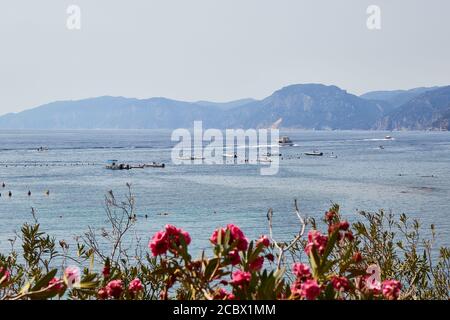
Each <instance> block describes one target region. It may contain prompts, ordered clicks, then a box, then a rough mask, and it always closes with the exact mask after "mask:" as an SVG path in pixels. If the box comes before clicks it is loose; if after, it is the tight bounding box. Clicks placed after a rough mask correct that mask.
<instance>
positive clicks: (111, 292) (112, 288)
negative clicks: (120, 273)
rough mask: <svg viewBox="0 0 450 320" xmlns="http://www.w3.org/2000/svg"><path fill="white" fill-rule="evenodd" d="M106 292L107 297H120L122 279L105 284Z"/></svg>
mask: <svg viewBox="0 0 450 320" xmlns="http://www.w3.org/2000/svg"><path fill="white" fill-rule="evenodd" d="M106 292H107V293H108V296H109V297H113V298H115V299H118V298H120V295H121V294H122V292H123V285H122V280H112V281H110V282H109V283H108V284H107V285H106Z"/></svg>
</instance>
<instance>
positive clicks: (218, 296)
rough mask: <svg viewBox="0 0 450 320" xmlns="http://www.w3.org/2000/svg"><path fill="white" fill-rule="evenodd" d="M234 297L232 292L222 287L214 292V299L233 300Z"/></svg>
mask: <svg viewBox="0 0 450 320" xmlns="http://www.w3.org/2000/svg"><path fill="white" fill-rule="evenodd" d="M235 298H236V297H235V296H234V294H232V293H229V292H228V291H226V290H225V289H223V288H220V289H219V291H218V292H217V293H216V294H215V296H214V299H215V300H234V299H235Z"/></svg>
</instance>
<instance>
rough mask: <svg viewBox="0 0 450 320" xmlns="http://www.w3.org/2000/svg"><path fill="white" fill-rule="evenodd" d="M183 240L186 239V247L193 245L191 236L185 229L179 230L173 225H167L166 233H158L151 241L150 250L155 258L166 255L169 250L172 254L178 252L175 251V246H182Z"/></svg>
mask: <svg viewBox="0 0 450 320" xmlns="http://www.w3.org/2000/svg"><path fill="white" fill-rule="evenodd" d="M181 238H183V239H184V242H185V243H186V245H189V244H190V243H191V236H190V235H189V233H187V232H186V231H184V230H183V229H179V228H177V227H175V226H173V225H170V224H168V225H166V227H165V230H164V231H158V232H157V233H155V235H154V236H153V238H152V239H151V240H150V243H149V245H148V246H149V248H150V250H151V251H152V254H153V256H155V257H156V256H158V255H162V254H165V253H166V252H167V250H170V251H171V252H174V251H176V250H175V249H173V245H175V246H176V247H179V246H181Z"/></svg>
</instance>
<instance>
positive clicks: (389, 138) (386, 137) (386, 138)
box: [384, 136, 393, 140]
mask: <svg viewBox="0 0 450 320" xmlns="http://www.w3.org/2000/svg"><path fill="white" fill-rule="evenodd" d="M384 139H385V140H392V139H393V138H392V137H391V136H385V137H384Z"/></svg>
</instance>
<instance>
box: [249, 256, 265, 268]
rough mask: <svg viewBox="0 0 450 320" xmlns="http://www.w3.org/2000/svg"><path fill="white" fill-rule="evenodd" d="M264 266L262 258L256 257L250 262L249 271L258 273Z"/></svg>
mask: <svg viewBox="0 0 450 320" xmlns="http://www.w3.org/2000/svg"><path fill="white" fill-rule="evenodd" d="M263 265H264V257H257V258H256V259H255V260H253V261H252V262H250V264H249V269H250V271H259V270H261V269H262V267H263Z"/></svg>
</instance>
